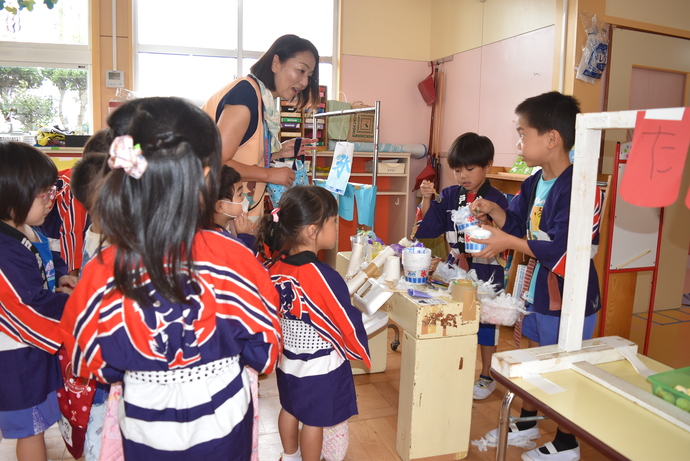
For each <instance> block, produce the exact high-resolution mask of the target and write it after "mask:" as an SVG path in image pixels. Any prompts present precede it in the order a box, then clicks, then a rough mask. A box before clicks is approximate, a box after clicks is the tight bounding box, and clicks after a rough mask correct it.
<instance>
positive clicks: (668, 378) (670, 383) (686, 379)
mask: <svg viewBox="0 0 690 461" xmlns="http://www.w3.org/2000/svg"><path fill="white" fill-rule="evenodd" d="M647 380H648V381H649V382H650V383H652V392H653V393H654V395H656V396H657V397H660V398H662V399H664V400H666V401H667V402H668V403H672V404H673V405H675V406H677V407H678V408H680V409H682V410H685V411H688V412H690V395H688V394H686V393H685V392H682V391H678V390H676V389H675V387H676V386H678V385H680V386H683V387H684V388H686V389H690V367H686V368H679V369H677V370H670V371H665V372H663V373H657V374H655V375H651V376H649V377H648V378H647Z"/></svg>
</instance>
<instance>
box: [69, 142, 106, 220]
mask: <svg viewBox="0 0 690 461" xmlns="http://www.w3.org/2000/svg"><path fill="white" fill-rule="evenodd" d="M107 171H109V168H108V154H106V153H103V152H91V153H90V154H89V155H88V156H86V157H82V158H81V159H79V160H78V161H77V163H75V164H74V166H73V167H72V173H71V175H70V190H71V191H72V195H73V196H74V198H76V199H77V200H78V201H79V202H80V203H81V204H82V205H84V207H85V208H86V209H87V210H89V209H90V208H91V207H92V205H93V199H94V192H95V191H96V190H97V188H96V185H97V184H98V181H99V180H100V179H101V178H102V177H103V176H105V173H107Z"/></svg>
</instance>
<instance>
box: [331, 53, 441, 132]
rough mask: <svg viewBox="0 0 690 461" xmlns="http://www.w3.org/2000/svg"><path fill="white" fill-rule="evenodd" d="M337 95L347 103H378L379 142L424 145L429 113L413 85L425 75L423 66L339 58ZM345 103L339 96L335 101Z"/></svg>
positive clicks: (418, 62) (425, 69)
mask: <svg viewBox="0 0 690 461" xmlns="http://www.w3.org/2000/svg"><path fill="white" fill-rule="evenodd" d="M341 70H342V73H341V81H342V84H341V91H342V92H343V93H345V95H346V96H347V101H348V102H354V101H362V102H364V103H365V104H367V105H373V104H374V101H381V121H380V125H379V136H380V141H381V142H384V143H395V144H427V143H428V141H429V116H430V114H431V109H430V107H428V106H427V105H426V103H424V100H423V99H422V96H421V95H420V94H419V90H418V89H417V84H418V83H419V82H420V81H422V80H423V79H424V78H425V77H426V76H427V75H429V71H430V67H429V64H428V63H426V62H421V61H407V60H403V59H386V58H373V57H364V56H350V55H343V57H342V61H341ZM339 99H340V100H341V101H343V100H345V96H343V95H342V94H341V95H340V98H339Z"/></svg>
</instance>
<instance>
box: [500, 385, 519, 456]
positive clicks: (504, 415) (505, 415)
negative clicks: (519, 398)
mask: <svg viewBox="0 0 690 461" xmlns="http://www.w3.org/2000/svg"><path fill="white" fill-rule="evenodd" d="M514 397H515V394H514V393H513V392H510V391H508V392H506V395H505V396H504V397H503V403H502V404H501V412H500V413H499V416H498V446H497V447H496V461H505V459H506V451H508V432H509V430H510V429H509V428H508V425H509V422H510V406H511V405H512V404H513V398H514Z"/></svg>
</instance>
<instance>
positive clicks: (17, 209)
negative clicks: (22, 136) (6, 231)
mask: <svg viewBox="0 0 690 461" xmlns="http://www.w3.org/2000/svg"><path fill="white" fill-rule="evenodd" d="M57 178H58V170H57V167H56V166H55V163H54V162H53V161H52V160H51V158H50V157H48V156H47V155H46V154H45V153H43V152H41V151H40V150H38V149H36V148H35V147H33V146H30V145H28V144H25V143H23V142H16V141H6V142H0V220H3V221H13V222H14V223H15V224H24V222H25V221H26V217H27V215H28V214H29V211H30V210H31V207H32V206H33V204H34V199H35V198H36V195H38V194H40V193H41V192H43V191H46V190H48V189H49V188H50V187H51V186H54V185H55V181H57Z"/></svg>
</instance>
